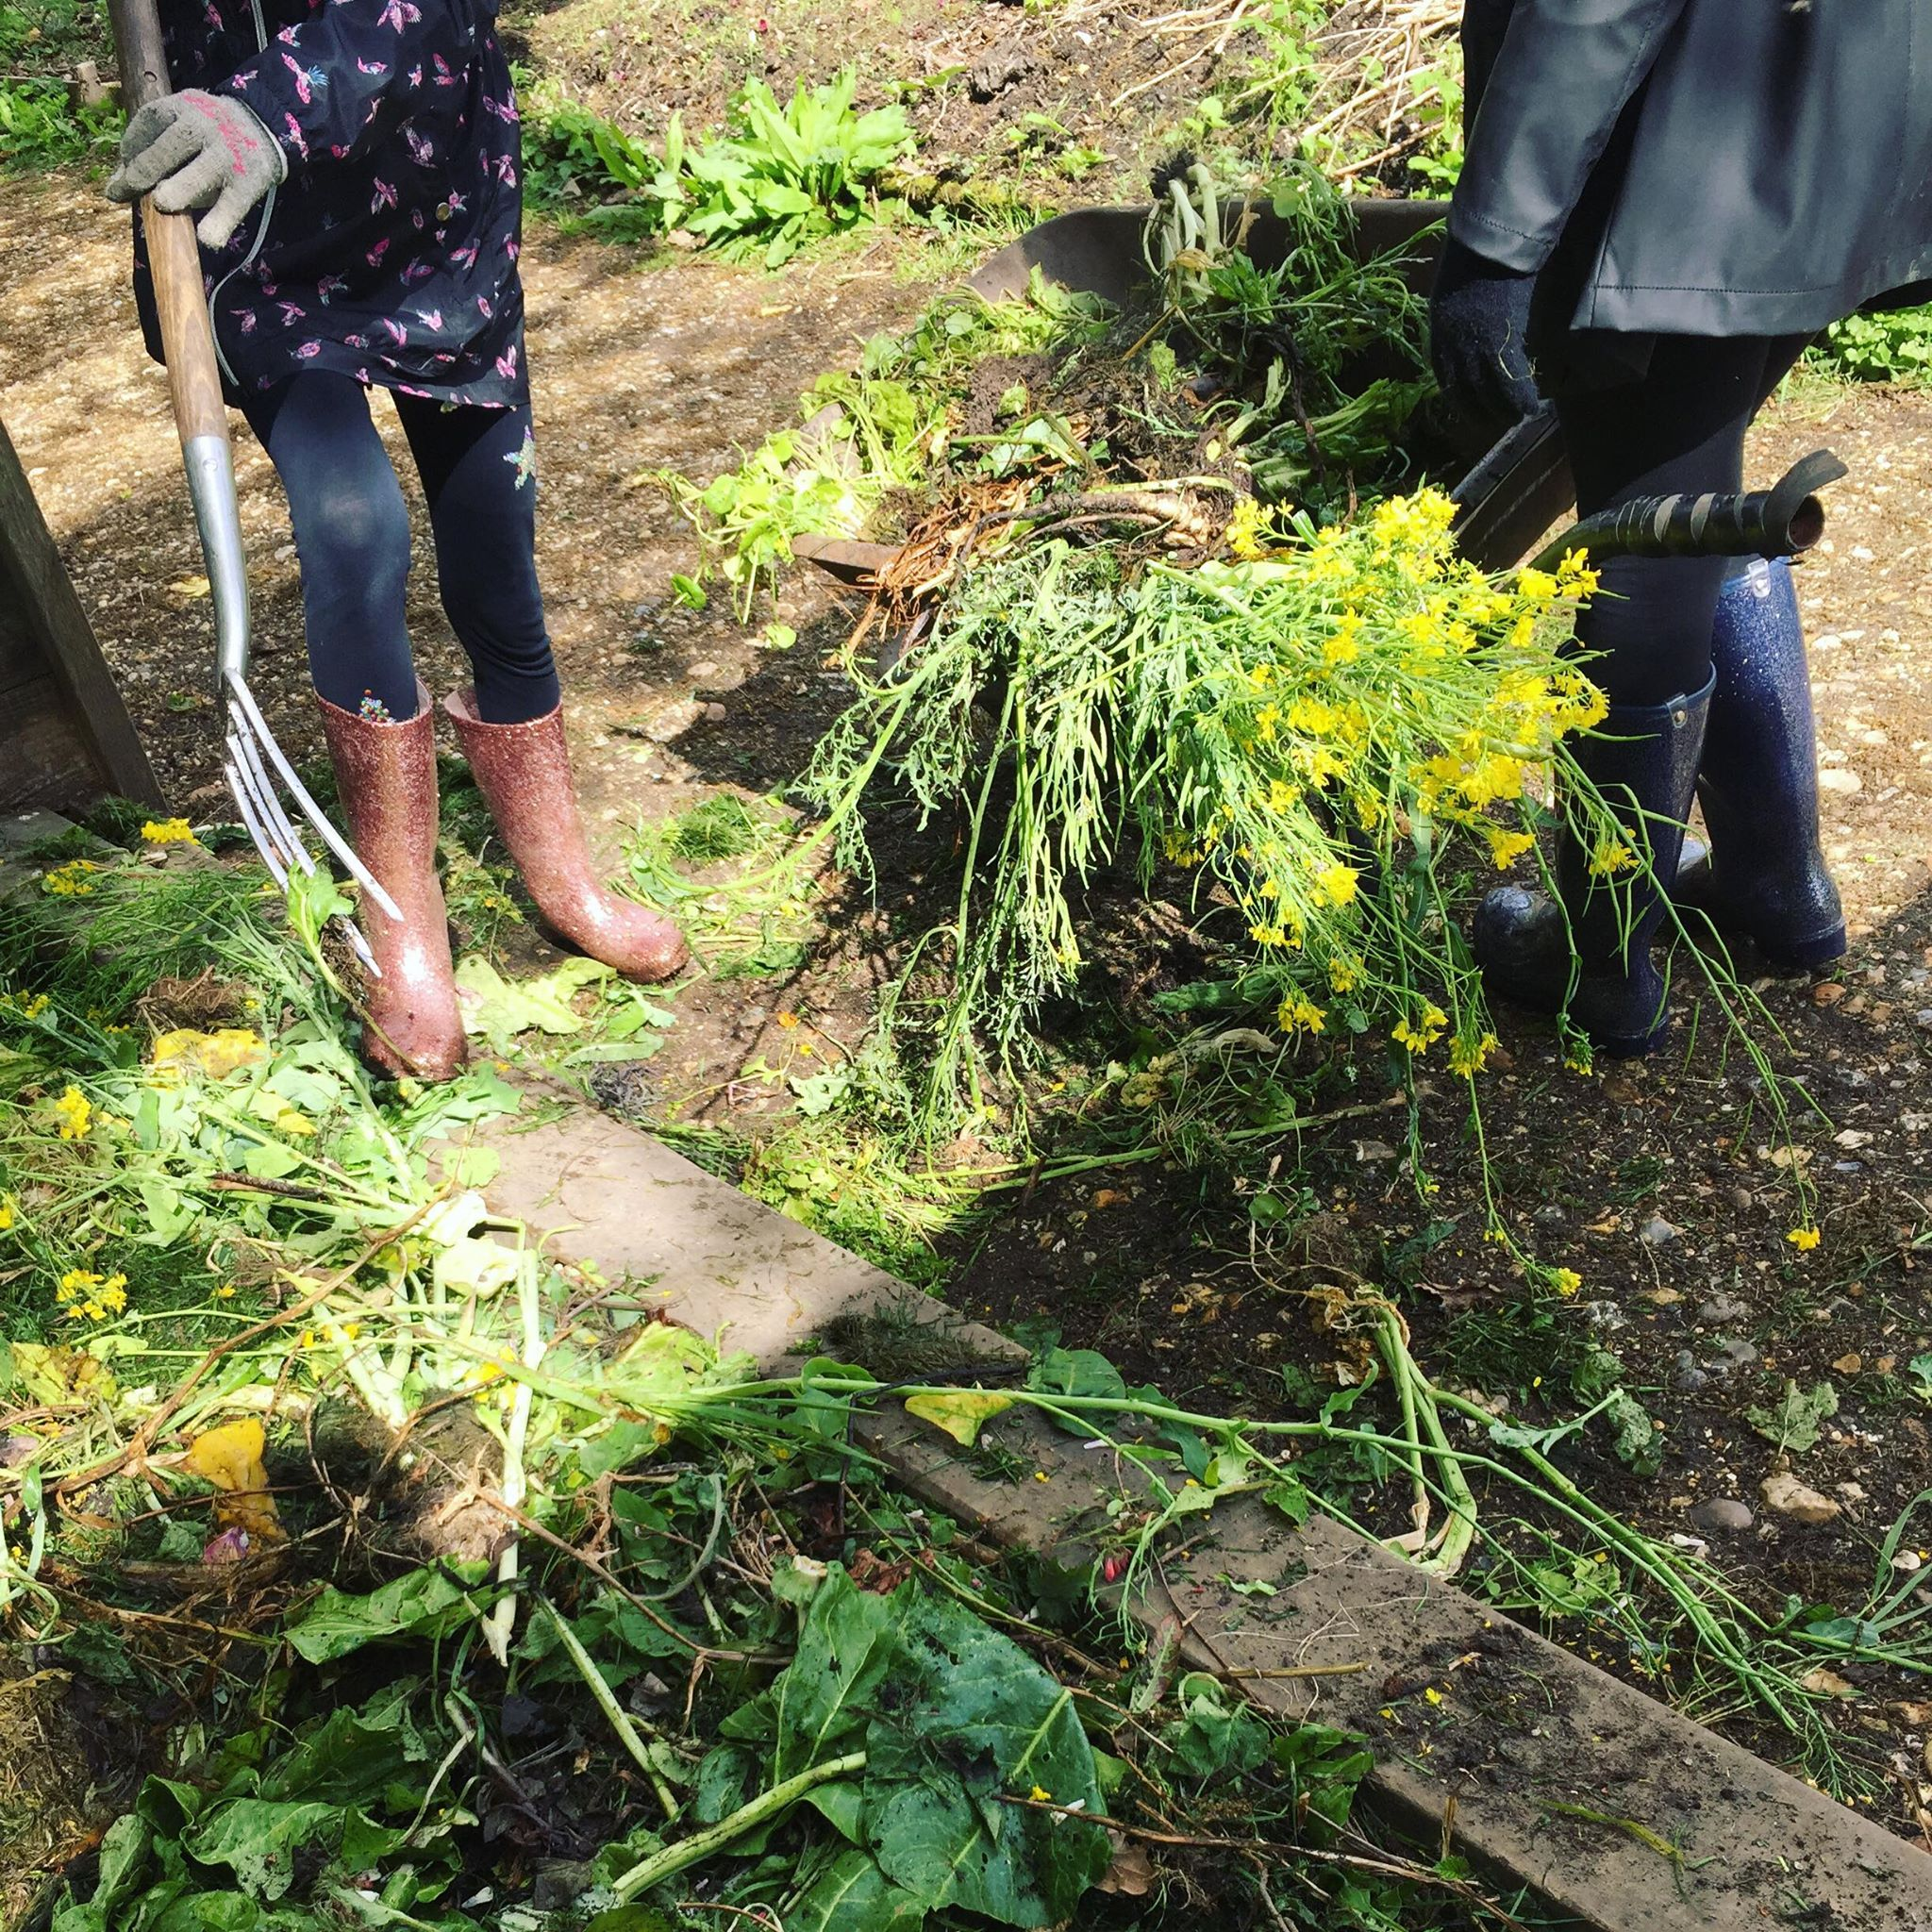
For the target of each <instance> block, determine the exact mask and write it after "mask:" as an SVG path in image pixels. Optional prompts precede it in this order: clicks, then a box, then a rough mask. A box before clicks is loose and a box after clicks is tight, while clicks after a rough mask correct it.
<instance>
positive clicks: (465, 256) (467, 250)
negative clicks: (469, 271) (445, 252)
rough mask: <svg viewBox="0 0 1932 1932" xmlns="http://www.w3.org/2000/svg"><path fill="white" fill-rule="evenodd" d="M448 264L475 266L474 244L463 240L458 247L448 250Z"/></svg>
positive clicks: (457, 266) (465, 266) (461, 266)
mask: <svg viewBox="0 0 1932 1932" xmlns="http://www.w3.org/2000/svg"><path fill="white" fill-rule="evenodd" d="M449 258H450V264H451V266H452V267H454V268H475V266H476V244H475V242H464V243H463V245H462V246H461V247H460V248H452V249H451V250H450V252H449Z"/></svg>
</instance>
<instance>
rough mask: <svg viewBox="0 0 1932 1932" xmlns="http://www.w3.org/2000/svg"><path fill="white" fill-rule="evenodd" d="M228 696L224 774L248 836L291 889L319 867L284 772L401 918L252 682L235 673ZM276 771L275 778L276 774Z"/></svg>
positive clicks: (370, 889)
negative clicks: (278, 786) (299, 768)
mask: <svg viewBox="0 0 1932 1932" xmlns="http://www.w3.org/2000/svg"><path fill="white" fill-rule="evenodd" d="M224 695H225V697H226V698H227V700H228V703H227V705H226V706H225V711H226V718H225V724H226V727H227V730H226V750H227V757H226V759H225V762H224V764H223V768H222V775H223V776H224V777H225V779H226V781H227V785H228V790H229V791H230V792H231V793H232V794H233V796H234V799H235V805H236V808H237V809H238V810H239V811H240V812H241V814H242V824H244V825H246V826H247V828H248V836H249V837H250V838H251V839H253V840H254V841H255V848H256V850H257V851H258V852H259V853H260V855H261V859H262V863H263V864H264V865H266V866H267V867H268V869H269V874H270V876H271V877H272V878H274V880H275V883H276V884H277V885H278V886H281V887H283V888H284V889H286V888H287V886H288V882H289V874H290V873H291V870H292V871H300V872H302V873H305V874H313V873H314V871H315V869H316V860H315V858H314V857H313V855H312V854H311V853H310V852H309V850H308V846H307V845H306V844H305V843H304V842H303V839H302V835H301V833H300V832H299V831H297V829H296V827H295V824H294V822H293V820H291V818H290V816H289V813H288V811H287V810H286V809H285V808H284V807H283V805H282V801H281V798H280V797H279V795H278V794H277V792H276V790H275V778H277V777H278V778H279V779H280V780H281V783H282V785H283V786H284V787H285V788H286V789H287V791H288V792H289V794H290V796H291V798H292V799H293V800H294V803H295V806H296V808H297V809H298V810H299V811H300V813H301V815H302V816H303V817H304V818H305V819H307V820H308V824H310V825H311V826H312V827H313V828H314V830H315V832H316V835H317V836H318V837H319V838H320V839H321V840H322V841H323V843H324V844H325V845H326V846H327V848H328V849H329V851H331V852H332V853H334V854H335V856H336V857H337V858H339V859H340V860H341V862H342V865H343V868H344V869H345V870H346V871H347V872H348V874H349V875H350V876H351V877H352V878H354V879H355V880H356V882H357V883H358V885H359V886H360V887H361V888H362V890H363V891H365V892H367V893H368V894H369V896H370V898H371V899H372V900H373V901H374V902H375V905H376V906H377V907H378V908H380V909H381V910H382V911H383V912H385V913H387V914H388V915H389V917H390V918H391V919H400V918H401V917H402V913H401V911H400V910H399V909H398V908H397V906H396V902H395V901H394V900H393V899H392V898H391V897H390V895H389V893H388V892H387V891H385V890H384V888H383V884H382V881H381V880H380V879H378V878H377V877H376V876H375V874H374V873H373V872H371V871H370V870H369V868H368V866H366V865H365V864H364V863H363V862H362V860H361V859H360V858H358V857H357V856H356V853H355V850H354V848H353V847H352V846H351V845H350V844H349V842H348V841H347V840H346V839H344V838H343V837H342V835H341V833H340V832H339V831H337V830H336V828H335V826H334V825H333V824H330V823H329V820H328V817H327V815H326V814H325V812H324V811H323V809H322V808H321V806H319V805H318V804H316V802H315V800H314V798H313V797H312V796H311V795H310V794H309V791H308V787H307V786H306V785H304V784H303V782H302V780H301V779H300V778H299V777H297V776H296V775H295V770H294V767H293V766H292V765H291V764H290V762H289V758H288V755H287V753H285V752H284V751H283V750H282V748H281V746H280V745H279V744H277V743H276V742H275V734H274V733H273V732H272V731H270V730H269V728H268V724H267V722H266V720H264V718H263V717H262V715H261V708H260V707H259V706H258V704H257V703H256V701H255V695H254V693H253V692H252V691H250V690H249V689H248V687H247V685H246V684H245V683H243V682H242V679H241V678H239V677H236V676H233V675H229V676H228V677H227V678H226V679H225V688H224ZM271 770H273V773H274V774H275V775H274V777H272V776H271V775H270V774H271ZM341 926H342V928H343V931H344V933H345V934H346V936H347V938H348V941H349V943H350V945H351V946H352V947H353V948H354V949H355V953H356V957H357V958H358V959H360V960H361V962H362V963H363V965H364V966H365V967H367V968H368V969H369V971H370V972H371V973H374V974H376V975H377V977H380V976H381V968H380V967H378V966H377V965H376V963H375V954H374V953H373V952H372V951H371V949H370V945H369V941H367V940H366V939H365V938H364V937H363V935H362V933H361V931H360V930H359V929H358V927H357V925H356V924H355V923H354V922H353V921H351V920H347V919H344V920H342V921H341Z"/></svg>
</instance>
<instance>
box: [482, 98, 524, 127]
mask: <svg viewBox="0 0 1932 1932" xmlns="http://www.w3.org/2000/svg"><path fill="white" fill-rule="evenodd" d="M483 111H484V112H485V113H486V114H494V115H495V116H496V118H497V119H498V120H499V121H508V122H509V123H511V124H512V125H514V124H515V122H516V120H517V118H518V116H517V104H516V103H515V102H514V101H492V100H491V98H490V96H489V95H488V94H485V95H484V96H483Z"/></svg>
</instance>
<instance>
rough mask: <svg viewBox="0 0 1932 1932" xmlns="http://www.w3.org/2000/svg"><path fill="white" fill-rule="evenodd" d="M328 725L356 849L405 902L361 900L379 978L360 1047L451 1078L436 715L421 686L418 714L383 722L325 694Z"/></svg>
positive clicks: (453, 1004) (452, 996)
mask: <svg viewBox="0 0 1932 1932" xmlns="http://www.w3.org/2000/svg"><path fill="white" fill-rule="evenodd" d="M316 703H317V704H319V705H320V706H321V707H322V728H323V732H324V735H325V737H326V738H327V740H328V755H329V758H330V760H331V761H332V762H333V763H334V765H335V768H336V786H337V789H338V790H339V791H341V797H342V808H343V809H344V810H345V811H346V812H347V813H348V816H349V827H350V834H351V836H352V838H353V839H354V841H355V845H356V850H357V851H358V852H359V853H360V854H361V855H362V857H363V858H365V859H367V860H368V862H369V867H370V870H371V871H372V872H374V873H375V876H376V877H377V878H379V879H380V880H381V881H382V883H383V885H384V887H385V888H386V889H387V891H388V892H389V894H390V896H391V898H392V899H393V900H394V901H395V902H396V904H397V906H398V907H400V908H402V914H403V916H402V918H401V919H400V920H395V919H391V918H390V917H389V916H388V915H387V914H386V913H384V912H383V911H382V910H381V908H379V907H377V906H375V905H374V904H372V903H370V902H369V901H368V900H366V899H365V900H364V902H363V904H362V906H361V908H360V909H359V910H358V914H357V917H358V919H359V921H360V922H361V925H362V929H363V931H364V932H365V933H366V934H367V935H368V936H369V944H370V947H371V949H372V950H373V951H374V953H375V961H376V964H377V965H378V966H380V967H381V969H382V976H381V978H379V979H372V980H371V981H370V982H369V994H368V999H369V1024H368V1027H367V1028H366V1030H365V1031H364V1034H363V1039H362V1053H363V1057H364V1058H366V1059H367V1060H368V1061H369V1062H370V1064H371V1065H373V1066H375V1067H377V1068H379V1069H380V1070H381V1071H382V1072H384V1073H386V1074H412V1075H414V1076H415V1077H416V1078H417V1079H419V1080H447V1079H448V1078H449V1077H450V1076H451V1075H452V1074H454V1073H455V1072H456V1071H457V1069H458V1067H460V1066H461V1065H462V1063H463V1053H464V1049H463V1020H462V1015H461V1013H460V1012H459V1011H458V1008H457V989H456V980H455V977H454V974H453V972H452V969H451V966H450V957H449V915H448V913H447V912H446V911H445V909H444V908H443V903H442V888H441V886H439V885H438V884H437V882H436V713H435V711H434V709H433V708H432V707H431V704H430V698H429V693H428V691H426V690H425V688H424V687H423V686H422V685H421V684H420V683H419V684H418V685H417V687H416V715H415V716H414V717H413V718H410V719H408V720H406V721H405V722H404V723H402V724H378V723H376V722H375V720H373V719H369V718H362V717H358V716H357V715H356V713H354V712H353V711H344V710H342V709H341V708H339V707H338V706H335V705H332V704H330V703H329V702H328V700H327V699H326V698H324V697H320V696H319V697H318V698H317V699H316Z"/></svg>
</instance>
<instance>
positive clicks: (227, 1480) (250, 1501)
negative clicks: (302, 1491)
mask: <svg viewBox="0 0 1932 1932" xmlns="http://www.w3.org/2000/svg"><path fill="white" fill-rule="evenodd" d="M266 1440H267V1439H266V1438H265V1437H264V1436H263V1434H262V1428H261V1424H260V1423H258V1421H257V1420H256V1419H255V1418H254V1417H253V1416H244V1417H243V1418H242V1420H241V1421H240V1422H232V1423H223V1424H221V1425H220V1426H219V1427H218V1428H212V1429H208V1430H205V1431H204V1432H203V1433H202V1434H201V1435H199V1436H197V1437H195V1439H194V1441H192V1442H191V1443H190V1444H189V1445H188V1453H187V1455H186V1456H184V1457H182V1458H181V1466H182V1468H183V1469H185V1470H187V1471H188V1472H189V1474H192V1475H198V1476H201V1477H202V1478H204V1479H205V1480H206V1481H208V1482H211V1483H212V1484H214V1486H215V1488H216V1489H218V1490H220V1491H224V1498H225V1499H224V1500H223V1501H221V1502H218V1503H217V1504H216V1505H215V1521H216V1522H217V1523H218V1524H221V1526H222V1527H223V1528H224V1529H245V1530H246V1531H247V1532H248V1534H249V1535H250V1536H251V1537H253V1538H255V1539H257V1540H258V1541H262V1542H271V1543H274V1542H280V1541H282V1524H281V1519H280V1517H279V1516H278V1515H277V1514H276V1511H275V1498H274V1497H273V1496H271V1495H269V1494H267V1493H266V1491H267V1490H268V1470H267V1468H266V1467H265V1465H264V1464H263V1462H262V1459H261V1452H262V1449H263V1446H264V1444H265V1442H266ZM247 1491H253V1492H254V1493H242V1492H247Z"/></svg>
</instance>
